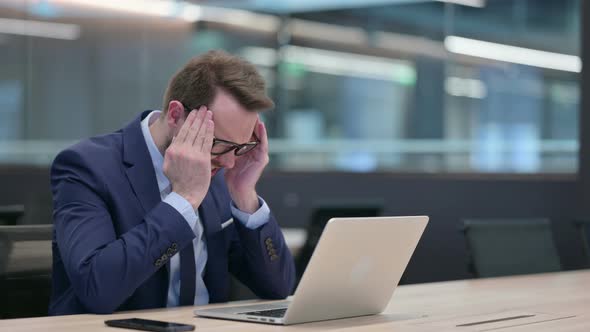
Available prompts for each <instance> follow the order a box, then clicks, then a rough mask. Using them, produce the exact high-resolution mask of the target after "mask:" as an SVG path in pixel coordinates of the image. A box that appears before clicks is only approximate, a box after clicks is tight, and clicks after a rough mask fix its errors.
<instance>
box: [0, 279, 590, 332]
mask: <svg viewBox="0 0 590 332" xmlns="http://www.w3.org/2000/svg"><path fill="white" fill-rule="evenodd" d="M589 288H590V270H585V271H575V272H560V273H551V274H539V275H531V276H519V277H504V278H493V279H479V280H462V281H452V282H441V283H431V284H419V285H407V286H401V287H399V288H398V289H397V290H396V293H395V295H394V296H393V298H392V301H391V303H390V304H389V306H388V307H387V309H386V310H385V312H384V313H383V314H381V315H376V316H366V317H358V318H350V319H341V320H333V321H325V322H316V323H308V324H300V325H292V326H287V327H282V326H271V325H262V324H254V323H242V322H232V321H224V320H214V319H205V318H193V314H192V311H193V308H192V307H183V308H176V309H157V310H148V311H136V312H126V313H119V314H115V315H102V316H101V315H75V316H61V317H43V318H28V319H13V320H3V321H0V331H2V332H4V331H6V332H25V331H26V332H35V331H43V332H47V331H49V332H51V331H56V332H57V331H60V332H74V331H75V332H79V331H88V332H93V331H107V332H117V331H124V330H122V329H114V328H109V327H106V326H105V325H104V323H103V321H104V320H105V319H113V318H127V317H140V318H148V319H158V320H165V321H173V322H181V323H189V324H194V325H196V327H197V328H196V331H206V332H209V331H236V332H242V331H284V330H288V331H322V330H328V331H490V330H494V331H535V332H543V331H560V332H562V331H584V332H587V331H590V290H589ZM531 314H534V315H535V316H534V317H529V318H520V319H513V320H506V321H501V322H496V323H486V324H480V325H472V326H463V327H457V326H456V325H459V324H465V323H473V322H477V321H482V320H493V319H498V318H502V317H513V316H519V315H531ZM535 321H536V322H535ZM539 321H541V322H539ZM502 326H504V327H502ZM506 326H508V327H506Z"/></svg>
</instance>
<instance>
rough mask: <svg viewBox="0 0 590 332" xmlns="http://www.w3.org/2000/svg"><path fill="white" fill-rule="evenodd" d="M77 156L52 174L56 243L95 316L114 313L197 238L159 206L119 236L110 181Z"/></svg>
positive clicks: (60, 160)
mask: <svg viewBox="0 0 590 332" xmlns="http://www.w3.org/2000/svg"><path fill="white" fill-rule="evenodd" d="M91 165H92V163H91V162H89V161H88V160H85V158H84V157H83V156H81V154H80V153H78V152H76V151H74V150H65V151H63V152H62V153H60V154H59V155H58V156H57V158H56V160H55V161H54V164H53V166H52V170H51V184H52V191H53V196H54V197H53V200H54V225H55V238H56V242H57V245H58V247H59V250H60V254H61V259H62V261H63V264H64V266H65V270H66V273H67V275H68V278H69V279H70V281H71V284H72V287H73V289H74V292H75V294H76V296H77V297H78V299H79V300H80V302H81V303H82V304H83V305H84V306H85V307H86V308H87V309H88V311H90V312H94V313H111V312H113V311H115V310H116V309H117V308H118V307H119V306H120V305H121V304H122V303H123V302H124V301H125V300H126V299H127V298H128V297H130V296H131V295H132V294H133V292H134V291H135V290H136V289H137V288H138V287H139V286H140V285H141V284H142V283H143V282H144V281H145V280H146V279H147V278H149V277H150V276H151V275H152V274H153V273H154V272H156V271H157V270H158V269H159V268H162V267H164V266H165V263H166V262H167V260H168V259H169V258H170V257H172V256H173V255H174V254H175V253H176V252H178V251H179V250H180V249H181V248H183V247H184V246H186V245H187V244H189V243H191V241H192V239H193V238H194V233H193V232H192V230H191V229H190V228H189V226H188V225H187V223H186V221H185V220H184V218H183V217H182V215H181V214H179V213H178V212H177V211H176V210H175V209H174V208H173V207H171V206H170V205H168V204H166V203H163V202H161V203H158V204H157V205H156V206H155V207H154V208H153V209H152V210H150V211H148V212H147V213H146V214H145V216H144V218H143V220H137V223H136V226H135V227H133V228H131V229H130V230H129V231H126V232H125V233H123V234H120V235H117V232H116V230H115V226H114V224H113V220H112V216H111V215H110V213H109V193H108V190H107V189H106V185H105V181H107V180H106V179H105V178H103V177H102V176H100V175H99V174H98V173H99V172H97V170H95V169H93V168H92V166H91Z"/></svg>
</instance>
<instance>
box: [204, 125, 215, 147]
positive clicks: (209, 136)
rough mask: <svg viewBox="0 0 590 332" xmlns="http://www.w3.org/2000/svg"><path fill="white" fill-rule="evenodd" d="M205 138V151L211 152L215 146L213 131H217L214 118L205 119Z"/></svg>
mask: <svg viewBox="0 0 590 332" xmlns="http://www.w3.org/2000/svg"><path fill="white" fill-rule="evenodd" d="M204 126H205V139H204V140H203V148H202V149H203V152H206V153H207V154H211V148H213V133H214V132H215V123H214V122H213V118H209V119H207V120H206V121H205V124H204Z"/></svg>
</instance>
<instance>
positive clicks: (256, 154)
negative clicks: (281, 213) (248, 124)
mask: <svg viewBox="0 0 590 332" xmlns="http://www.w3.org/2000/svg"><path fill="white" fill-rule="evenodd" d="M254 132H255V133H256V136H257V137H258V138H259V139H260V144H258V146H257V147H256V148H255V149H254V150H252V151H250V152H248V153H246V154H245V155H243V156H240V157H238V158H236V161H235V165H234V167H233V168H231V169H228V170H226V171H225V181H226V183H227V187H228V189H229V193H230V195H231V197H232V200H233V201H234V203H235V204H236V207H237V208H238V209H240V210H242V211H244V212H247V213H254V212H256V210H258V208H259V207H260V206H259V203H258V195H257V194H256V183H257V182H258V179H260V176H261V175H262V171H264V168H265V167H266V165H267V164H268V160H269V158H268V137H267V136H266V127H265V126H264V124H263V123H262V122H261V121H260V119H258V121H257V122H256V126H255V127H254Z"/></svg>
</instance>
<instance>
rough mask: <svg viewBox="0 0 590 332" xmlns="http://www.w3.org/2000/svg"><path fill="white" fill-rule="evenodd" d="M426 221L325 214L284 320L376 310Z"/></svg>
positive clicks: (388, 293)
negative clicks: (325, 221)
mask: <svg viewBox="0 0 590 332" xmlns="http://www.w3.org/2000/svg"><path fill="white" fill-rule="evenodd" d="M427 223H428V217H427V216H411V217H370V218H369V217H367V218H333V219H330V221H329V222H328V223H327V225H326V228H325V229H324V231H323V233H322V236H321V238H320V241H319V242H318V245H317V247H316V248H315V251H314V253H313V255H312V257H311V260H310V262H309V265H308V266H307V268H306V270H305V273H304V274H303V277H302V279H301V282H300V283H299V286H298V287H297V290H296V292H295V294H294V296H293V301H292V303H291V304H290V305H289V309H288V310H287V312H286V316H285V317H284V323H285V324H296V323H302V322H310V321H318V320H327V319H336V318H344V317H354V316H362V315H371V314H378V313H381V312H382V311H383V310H384V309H385V307H386V306H387V304H388V303H389V301H390V300H391V297H392V295H393V292H394V290H395V288H396V286H397V284H398V282H399V280H400V278H401V276H402V274H403V272H404V270H405V268H406V265H407V264H408V262H409V260H410V257H411V256H412V253H413V252H414V249H415V248H416V245H417V244H418V240H419V239H420V237H421V236H422V233H423V231H424V229H425V227H426V224H427Z"/></svg>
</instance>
